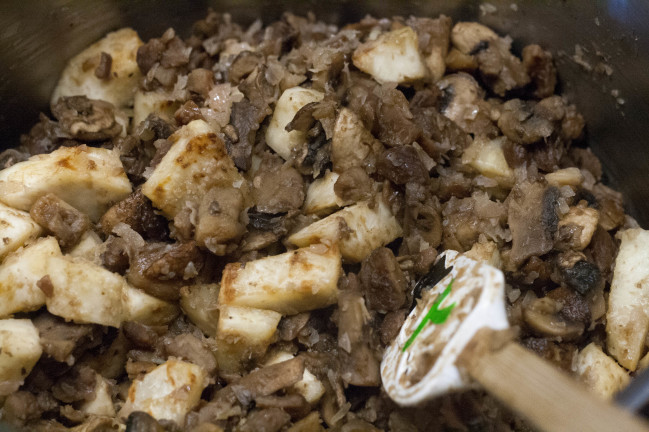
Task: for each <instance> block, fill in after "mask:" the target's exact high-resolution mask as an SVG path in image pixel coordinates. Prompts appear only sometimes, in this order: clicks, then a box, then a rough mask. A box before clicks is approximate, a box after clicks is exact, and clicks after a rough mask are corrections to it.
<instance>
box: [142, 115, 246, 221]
mask: <svg viewBox="0 0 649 432" xmlns="http://www.w3.org/2000/svg"><path fill="white" fill-rule="evenodd" d="M169 139H170V140H171V141H172V143H173V144H172V146H171V148H170V149H169V151H168V152H167V154H166V155H165V156H164V157H163V158H162V160H161V161H160V163H159V164H158V165H157V166H156V167H155V169H154V170H153V173H152V174H151V177H149V179H148V180H147V181H146V182H145V183H144V185H143V186H142V193H143V194H144V195H145V196H146V197H147V198H149V199H150V200H151V201H152V202H153V205H154V206H156V207H157V208H159V209H160V210H162V212H163V214H164V215H165V216H166V217H167V218H169V219H173V218H174V216H176V214H177V213H178V212H179V211H180V210H181V209H182V208H183V207H184V206H185V204H186V202H187V201H193V202H200V198H201V197H202V196H204V195H205V194H206V193H207V192H208V191H209V190H210V189H211V188H212V187H215V186H232V185H233V184H240V183H241V182H242V177H241V175H240V174H239V171H238V170H237V168H236V167H235V166H234V162H232V159H231V158H230V156H229V155H228V152H227V150H226V148H225V144H224V143H223V141H222V140H221V139H220V138H219V137H218V136H217V135H216V134H215V133H214V131H213V130H212V129H211V128H210V126H209V125H208V124H207V123H206V122H205V121H203V120H194V121H192V122H190V123H188V124H187V125H185V126H183V127H182V128H180V129H179V130H178V131H176V132H175V133H174V134H173V135H171V137H169Z"/></svg>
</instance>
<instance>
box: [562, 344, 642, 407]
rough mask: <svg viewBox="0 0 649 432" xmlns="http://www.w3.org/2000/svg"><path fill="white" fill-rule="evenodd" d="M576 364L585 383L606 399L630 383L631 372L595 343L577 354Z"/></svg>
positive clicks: (578, 372)
mask: <svg viewBox="0 0 649 432" xmlns="http://www.w3.org/2000/svg"><path fill="white" fill-rule="evenodd" d="M575 365H576V372H577V375H579V378H581V380H582V381H583V382H584V384H586V386H588V388H589V389H590V390H592V391H593V392H594V393H597V394H598V395H600V396H602V397H603V398H605V399H611V398H612V397H613V395H614V394H615V393H617V392H618V391H619V390H621V389H622V388H624V387H625V386H626V385H627V384H628V383H629V379H630V378H629V373H628V372H627V371H626V370H624V368H623V367H621V366H620V365H619V364H617V362H616V361H615V360H613V359H612V358H611V357H609V356H608V355H606V354H605V353H604V352H603V351H602V349H601V348H600V347H599V346H598V345H596V344H595V343H590V344H588V346H586V347H585V348H584V349H582V350H581V351H580V352H579V354H577V358H576V362H575Z"/></svg>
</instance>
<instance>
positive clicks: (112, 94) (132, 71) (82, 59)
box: [52, 28, 142, 108]
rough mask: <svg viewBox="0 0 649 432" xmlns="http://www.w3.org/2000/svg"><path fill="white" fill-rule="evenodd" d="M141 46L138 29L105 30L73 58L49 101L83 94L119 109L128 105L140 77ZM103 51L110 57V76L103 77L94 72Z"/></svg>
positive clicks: (54, 101) (131, 100)
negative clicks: (139, 54) (101, 35)
mask: <svg viewBox="0 0 649 432" xmlns="http://www.w3.org/2000/svg"><path fill="white" fill-rule="evenodd" d="M140 45H142V41H141V40H140V37H139V36H138V34H137V32H135V30H133V29H130V28H123V29H120V30H118V31H115V32H113V33H108V34H107V35H106V36H105V37H104V38H103V39H101V40H99V41H98V42H95V43H94V44H92V45H90V46H89V47H88V48H86V49H85V50H83V51H82V52H80V53H79V54H77V55H76V56H74V57H72V59H70V61H69V62H68V64H67V66H66V67H65V69H64V70H63V73H62V74H61V78H60V79H59V82H58V84H57V85H56V88H55V89H54V93H53V94H52V104H54V103H56V101H58V100H59V98H60V97H62V96H76V95H86V96H87V97H88V98H89V99H102V100H105V101H107V102H110V103H112V104H113V105H115V106H116V107H118V108H122V107H126V106H129V105H131V103H132V102H133V95H134V94H135V90H136V89H137V87H138V81H139V79H140V76H141V73H140V68H139V67H138V65H137V61H136V57H137V50H138V48H139V47H140ZM102 52H105V53H107V54H109V55H110V56H111V59H112V61H111V68H110V77H108V78H106V79H102V78H98V77H97V76H96V75H95V70H96V68H97V66H99V63H100V60H101V54H102Z"/></svg>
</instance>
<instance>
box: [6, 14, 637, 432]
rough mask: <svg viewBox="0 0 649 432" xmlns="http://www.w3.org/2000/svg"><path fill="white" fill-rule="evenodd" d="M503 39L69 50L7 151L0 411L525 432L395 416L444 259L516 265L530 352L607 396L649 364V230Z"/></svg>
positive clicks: (377, 22)
mask: <svg viewBox="0 0 649 432" xmlns="http://www.w3.org/2000/svg"><path fill="white" fill-rule="evenodd" d="M511 44H512V40H511V39H510V38H509V37H507V36H503V35H499V34H497V33H495V32H494V31H492V30H491V29H489V28H487V27H485V26H483V25H481V24H478V23H473V22H453V21H452V20H451V19H450V18H448V17H445V16H440V17H438V18H434V19H433V18H416V17H407V18H404V17H395V18H393V19H375V18H371V17H367V18H365V19H363V20H362V21H360V22H357V23H353V24H348V25H345V26H343V27H337V26H334V25H330V24H327V23H323V22H320V21H317V19H316V18H315V17H314V16H307V17H301V16H295V15H292V14H285V15H284V16H283V18H282V19H281V20H280V21H277V22H274V23H270V24H269V25H267V26H264V25H263V24H262V22H261V21H256V22H254V23H253V24H252V25H250V26H249V27H245V26H241V25H238V24H236V23H233V22H232V21H231V18H230V16H229V15H227V14H218V13H215V12H212V11H210V12H209V13H208V14H207V17H206V18H205V19H204V20H201V21H198V22H196V23H195V24H194V27H193V30H192V34H191V36H189V37H188V38H186V39H183V38H181V37H180V36H179V35H177V34H176V33H175V32H174V30H173V29H169V30H167V31H166V32H165V33H164V34H162V35H161V36H160V37H159V38H154V39H151V40H149V41H148V42H146V43H143V42H142V41H141V40H140V38H139V37H138V35H137V33H136V32H135V31H133V30H132V29H121V30H118V31H116V32H113V33H110V34H108V35H107V36H105V37H104V38H103V39H102V40H100V41H99V42H97V43H95V44H94V45H92V46H90V47H88V48H87V49H86V50H84V51H83V52H81V53H80V54H78V55H77V56H76V57H74V58H73V59H71V60H70V62H69V64H68V66H67V67H66V69H65V70H64V71H63V74H62V76H61V78H60V81H59V83H58V85H57V87H56V89H55V91H54V94H53V96H52V100H51V115H45V114H42V115H41V118H40V121H39V123H38V124H36V125H35V126H34V127H33V128H32V129H31V131H30V132H29V133H28V134H25V135H23V137H22V138H21V142H20V146H18V147H17V148H15V149H10V150H5V151H4V152H3V153H1V154H0V167H1V168H2V171H0V238H2V242H0V260H1V263H0V299H1V301H0V405H2V406H3V407H2V410H1V411H0V416H1V417H0V418H1V419H2V421H4V422H7V423H9V424H11V425H13V426H15V427H17V428H19V429H22V430H43V431H63V430H73V431H84V432H86V431H88V432H89V431H107V430H126V431H128V432H149V431H194V432H217V431H231V430H232V431H241V432H244V431H266V432H273V431H290V432H298V431H318V430H324V429H331V430H338V431H341V432H351V431H378V430H386V431H394V432H397V431H478V430H480V431H482V430H497V431H508V430H516V431H527V430H529V428H528V427H527V426H526V425H525V424H524V423H523V422H522V421H521V420H520V419H518V418H517V417H516V416H514V415H513V414H511V413H510V412H509V411H508V410H507V409H505V408H504V407H502V406H501V405H500V404H499V403H497V402H496V401H495V400H494V399H492V398H491V397H490V396H488V395H487V394H485V393H484V392H483V391H480V390H470V391H465V392H461V393H455V394H449V395H446V396H443V397H439V398H435V399H433V400H431V401H429V402H427V403H425V404H424V405H423V406H417V407H400V406H398V405H397V404H396V403H394V402H393V401H391V400H390V398H389V397H388V396H387V394H386V392H385V390H384V388H382V385H381V377H380V372H379V370H380V367H379V366H380V362H381V359H382V356H383V353H384V350H385V349H386V347H387V346H388V345H390V343H391V342H392V341H393V340H394V338H395V337H396V335H397V334H398V332H399V330H400V328H401V325H402V324H403V322H404V320H405V317H406V316H407V315H408V313H409V312H410V310H411V308H412V307H413V305H414V304H416V302H417V300H418V299H417V298H416V297H417V294H416V293H415V292H414V287H415V284H416V282H417V281H418V280H420V279H421V278H423V277H424V276H426V275H427V274H429V271H430V270H431V267H432V266H433V265H434V263H435V260H436V258H437V257H438V254H440V253H441V252H443V251H445V250H449V249H450V250H455V251H459V252H462V253H464V254H465V255H466V256H468V257H470V258H473V259H475V260H478V261H484V262H487V263H489V264H490V265H492V266H494V267H496V268H498V269H500V270H502V272H503V273H504V275H505V280H506V299H505V302H506V305H507V314H508V319H509V322H510V324H511V325H512V326H516V327H518V328H519V339H518V341H519V342H520V344H522V345H523V346H524V347H527V348H529V349H530V350H532V351H534V352H535V353H536V354H538V355H539V356H540V357H542V358H544V359H546V360H547V361H549V362H552V363H554V364H555V365H556V366H557V367H559V368H561V369H563V370H564V371H566V372H568V373H570V374H572V375H573V377H574V378H575V379H577V380H581V381H582V382H584V384H585V385H586V386H587V387H588V388H589V389H591V390H592V391H593V392H595V393H597V394H599V395H601V396H602V397H605V398H610V397H612V395H613V394H614V393H615V392H616V391H617V390H619V389H620V388H622V387H623V386H624V385H625V384H626V383H627V382H628V380H629V377H630V374H632V373H634V372H635V371H637V370H640V369H642V368H643V367H645V366H647V365H649V356H647V355H646V351H647V348H646V347H645V336H646V334H647V329H648V328H649V315H648V314H647V312H646V311H645V309H644V306H643V304H644V303H643V302H645V303H646V302H647V301H649V287H647V283H646V280H649V279H647V278H649V270H647V269H646V265H643V264H642V263H646V262H647V259H649V233H648V232H647V231H644V230H642V229H640V228H639V227H638V225H637V223H636V222H635V221H634V220H633V219H632V218H631V217H629V216H627V215H625V212H624V207H623V203H622V196H621V195H620V194H619V193H618V192H616V191H614V190H612V189H611V188H609V187H607V186H606V185H605V184H603V183H602V166H601V164H600V161H599V160H598V159H597V157H596V156H595V155H593V153H591V151H590V150H589V149H588V148H587V146H586V142H585V139H584V135H585V133H584V119H583V117H582V116H581V115H580V114H579V111H578V109H577V107H575V106H574V105H572V104H571V103H570V102H569V101H568V100H567V99H566V98H564V97H562V96H561V95H557V94H556V92H555V90H556V87H557V76H556V69H555V66H554V64H553V56H552V54H551V52H550V51H549V50H548V47H541V46H539V45H527V46H525V47H524V48H523V49H522V52H521V53H512V51H511ZM643 267H644V268H643ZM614 269H615V271H614ZM645 291H647V292H645ZM431 325H433V324H431Z"/></svg>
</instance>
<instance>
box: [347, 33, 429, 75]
mask: <svg viewBox="0 0 649 432" xmlns="http://www.w3.org/2000/svg"><path fill="white" fill-rule="evenodd" d="M352 61H353V63H354V66H356V67H357V68H359V69H360V70H362V71H363V72H365V73H367V74H369V75H372V77H373V78H374V79H375V80H376V81H378V82H380V83H387V82H395V83H405V82H411V81H415V80H418V79H422V78H424V77H425V76H426V65H425V64H424V61H423V60H422V58H421V54H420V53H419V41H418V39H417V33H415V31H414V30H413V29H412V28H410V27H402V28H400V29H398V30H393V31H390V32H387V33H383V34H382V35H380V36H379V37H378V38H376V39H375V40H372V41H369V42H366V43H364V44H362V45H361V46H359V47H358V48H356V51H354V55H353V56H352Z"/></svg>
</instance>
